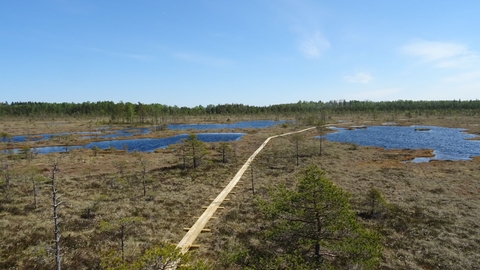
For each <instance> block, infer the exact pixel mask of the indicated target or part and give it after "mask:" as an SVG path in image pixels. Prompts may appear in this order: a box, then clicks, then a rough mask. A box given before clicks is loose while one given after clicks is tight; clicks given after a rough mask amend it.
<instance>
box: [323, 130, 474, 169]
mask: <svg viewBox="0 0 480 270" xmlns="http://www.w3.org/2000/svg"><path fill="white" fill-rule="evenodd" d="M417 128H428V129H430V130H429V131H415V127H413V126H411V127H399V126H373V127H368V128H366V129H355V130H346V129H340V128H338V129H336V130H338V132H334V133H329V134H327V135H326V138H327V139H328V140H329V141H332V142H347V143H356V144H358V145H362V146H378V147H382V148H386V149H433V150H434V154H435V156H434V157H433V158H431V159H433V160H469V159H470V158H471V157H472V156H480V141H477V140H467V139H468V138H474V137H476V135H473V134H467V133H465V132H463V131H464V130H463V129H458V128H444V127H432V126H422V127H419V126H417ZM431 159H430V158H418V159H416V160H414V162H426V161H429V160H431Z"/></svg>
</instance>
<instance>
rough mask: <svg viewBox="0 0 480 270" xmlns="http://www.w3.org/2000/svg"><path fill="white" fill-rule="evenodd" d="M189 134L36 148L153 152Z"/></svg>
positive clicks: (217, 137)
mask: <svg viewBox="0 0 480 270" xmlns="http://www.w3.org/2000/svg"><path fill="white" fill-rule="evenodd" d="M188 136H189V135H188V134H180V135H175V136H172V137H168V138H147V139H132V140H111V141H102V142H91V143H89V144H85V145H76V146H70V147H68V149H67V148H65V146H47V147H39V148H36V149H35V151H37V152H38V153H39V154H48V153H56V152H65V151H67V150H70V149H76V148H93V147H94V146H97V147H98V148H100V149H108V148H110V147H114V148H115V149H117V150H123V149H125V148H126V149H127V150H128V151H129V152H132V151H139V152H153V151H154V150H155V149H158V148H166V147H167V146H168V145H170V144H175V143H178V142H181V141H182V140H184V139H186V138H188ZM242 136H243V133H200V134H197V138H198V139H199V140H200V141H202V142H228V141H237V140H239V139H240V138H241V137H242Z"/></svg>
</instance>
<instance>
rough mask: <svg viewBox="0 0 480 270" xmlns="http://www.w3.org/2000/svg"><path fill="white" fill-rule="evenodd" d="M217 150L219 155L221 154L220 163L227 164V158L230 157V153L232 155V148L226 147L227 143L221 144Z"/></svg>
mask: <svg viewBox="0 0 480 270" xmlns="http://www.w3.org/2000/svg"><path fill="white" fill-rule="evenodd" d="M219 150H220V153H222V162H223V163H227V161H228V156H229V155H230V153H232V148H231V147H230V145H228V143H226V142H221V143H220V145H219Z"/></svg>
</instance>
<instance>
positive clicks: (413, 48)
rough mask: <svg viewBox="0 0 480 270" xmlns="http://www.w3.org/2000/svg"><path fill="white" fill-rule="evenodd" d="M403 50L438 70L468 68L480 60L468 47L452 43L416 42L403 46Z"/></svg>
mask: <svg viewBox="0 0 480 270" xmlns="http://www.w3.org/2000/svg"><path fill="white" fill-rule="evenodd" d="M401 50H402V52H403V53H404V54H406V55H410V56H414V57H418V58H419V59H420V61H421V62H422V63H432V64H433V66H434V67H437V68H453V67H466V66H468V65H470V64H471V63H472V60H474V59H476V58H478V55H477V54H476V53H475V52H472V51H470V50H469V48H468V47H467V46H465V45H463V44H459V43H452V42H438V41H416V42H412V43H409V44H407V45H405V46H403V47H402V48H401Z"/></svg>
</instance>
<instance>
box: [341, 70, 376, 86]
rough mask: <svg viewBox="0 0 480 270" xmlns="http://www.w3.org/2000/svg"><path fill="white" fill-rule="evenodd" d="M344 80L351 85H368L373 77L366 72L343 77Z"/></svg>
mask: <svg viewBox="0 0 480 270" xmlns="http://www.w3.org/2000/svg"><path fill="white" fill-rule="evenodd" d="M345 80H347V81H348V82H351V83H369V82H371V81H372V80H373V77H372V75H371V74H370V73H368V72H358V73H356V74H355V75H351V76H345Z"/></svg>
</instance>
